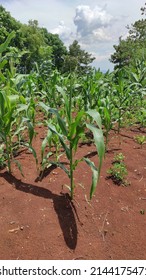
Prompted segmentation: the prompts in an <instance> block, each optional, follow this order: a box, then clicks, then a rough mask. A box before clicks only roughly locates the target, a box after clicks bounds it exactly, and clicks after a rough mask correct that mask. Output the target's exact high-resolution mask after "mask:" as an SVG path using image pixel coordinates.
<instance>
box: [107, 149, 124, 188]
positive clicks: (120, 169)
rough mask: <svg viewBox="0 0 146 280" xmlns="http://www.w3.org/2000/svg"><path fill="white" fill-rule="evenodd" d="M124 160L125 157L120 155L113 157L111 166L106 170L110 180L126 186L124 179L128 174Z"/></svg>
mask: <svg viewBox="0 0 146 280" xmlns="http://www.w3.org/2000/svg"><path fill="white" fill-rule="evenodd" d="M124 158H125V157H124V155H123V154H122V153H119V154H117V155H115V157H114V161H113V165H112V167H111V168H110V169H108V170H107V173H108V174H109V175H110V178H112V180H113V182H114V183H116V184H117V185H124V186H126V185H127V184H128V182H127V181H126V180H125V177H126V175H127V174H128V171H127V168H126V165H125V163H124V161H123V160H124Z"/></svg>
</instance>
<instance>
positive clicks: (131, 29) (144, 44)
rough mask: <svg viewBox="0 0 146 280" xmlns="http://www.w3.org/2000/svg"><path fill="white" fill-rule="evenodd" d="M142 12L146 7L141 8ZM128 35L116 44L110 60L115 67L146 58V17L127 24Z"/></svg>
mask: <svg viewBox="0 0 146 280" xmlns="http://www.w3.org/2000/svg"><path fill="white" fill-rule="evenodd" d="M141 9H142V11H143V12H142V14H144V13H145V11H146V8H145V7H144V8H141ZM127 29H128V37H127V38H126V39H125V40H124V39H122V38H121V37H120V39H119V45H114V49H115V52H114V53H113V54H112V55H111V58H110V61H111V62H112V63H114V64H115V68H122V67H123V66H126V65H131V64H135V60H141V61H143V60H146V19H143V18H142V19H140V20H138V21H136V22H135V23H134V24H132V25H131V26H127Z"/></svg>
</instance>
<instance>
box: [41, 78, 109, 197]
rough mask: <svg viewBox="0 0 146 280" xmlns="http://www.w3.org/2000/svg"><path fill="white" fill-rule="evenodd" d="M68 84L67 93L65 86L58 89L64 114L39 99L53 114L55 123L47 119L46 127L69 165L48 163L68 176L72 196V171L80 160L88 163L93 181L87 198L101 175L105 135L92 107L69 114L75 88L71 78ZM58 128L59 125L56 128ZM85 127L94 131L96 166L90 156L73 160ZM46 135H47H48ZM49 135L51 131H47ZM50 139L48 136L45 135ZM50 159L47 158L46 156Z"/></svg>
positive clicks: (93, 190)
mask: <svg viewBox="0 0 146 280" xmlns="http://www.w3.org/2000/svg"><path fill="white" fill-rule="evenodd" d="M70 83H71V84H70V87H69V94H68V93H67V92H66V91H65V90H64V89H62V90H61V89H60V93H61V95H62V101H63V105H64V114H65V115H64V116H62V114H60V111H58V110H57V109H54V108H50V107H49V106H47V105H45V104H44V103H42V102H41V103H40V106H41V107H42V108H43V109H44V110H45V111H46V112H47V114H48V112H49V113H50V114H52V115H54V116H55V119H56V123H55V122H54V124H52V123H51V122H50V121H48V129H49V131H50V132H51V133H52V134H55V135H57V137H58V140H59V142H60V144H61V146H62V148H63V150H64V151H65V154H66V157H67V159H68V161H69V169H67V168H66V166H65V165H64V164H63V163H61V162H60V161H58V162H52V161H51V160H50V161H49V163H50V164H56V166H59V167H60V168H62V169H63V170H64V171H65V172H66V174H67V176H68V177H69V179H70V186H69V190H70V196H71V199H73V197H74V189H75V184H74V171H75V169H76V167H77V165H78V164H79V162H81V161H85V162H86V163H87V164H88V166H90V168H91V170H92V184H91V188H90V199H91V198H92V196H93V194H94V192H95V189H96V185H97V182H98V180H99V176H100V170H101V166H102V160H103V157H104V153H105V146H104V139H103V133H102V125H101V118H100V115H99V113H98V112H97V111H95V110H88V111H86V112H85V111H83V110H81V111H79V112H76V115H75V116H74V114H72V111H73V106H72V102H73V98H72V96H73V90H74V86H75V85H74V84H72V80H71V81H70ZM58 128H59V129H58ZM87 130H90V131H91V132H92V134H93V138H94V143H95V146H96V148H97V153H98V156H99V166H98V167H96V166H95V164H94V162H92V161H91V160H90V159H89V158H85V157H83V158H81V159H78V160H75V158H74V156H75V153H76V151H77V148H78V143H79V140H80V139H81V137H82V135H83V134H85V132H86V131H87ZM47 137H49V136H48V135H47ZM50 137H51V134H50ZM48 139H49V140H50V138H48ZM42 149H44V146H42ZM48 160H49V159H48Z"/></svg>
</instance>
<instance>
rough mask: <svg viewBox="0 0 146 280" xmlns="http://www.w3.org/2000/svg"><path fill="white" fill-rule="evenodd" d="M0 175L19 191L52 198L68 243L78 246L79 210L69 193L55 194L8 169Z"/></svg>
mask: <svg viewBox="0 0 146 280" xmlns="http://www.w3.org/2000/svg"><path fill="white" fill-rule="evenodd" d="M0 177H3V178H4V179H5V180H6V181H7V182H8V183H9V184H11V185H12V184H13V186H14V187H15V188H16V189H17V190H19V191H22V192H25V193H30V194H32V195H35V196H39V197H43V198H45V199H51V200H52V201H53V204H54V210H55V212H56V214H57V216H58V220H59V224H60V227H61V230H62V233H63V237H64V240H65V242H66V245H67V246H68V247H69V248H70V249H72V250H74V249H75V248H76V245H77V235H78V231H77V224H76V218H75V216H77V212H76V208H75V205H74V204H73V202H72V201H71V198H70V196H69V194H68V193H61V194H60V195H57V194H53V193H52V192H51V191H50V190H48V189H46V188H43V187H39V186H37V185H32V184H27V183H24V182H22V181H21V180H19V179H17V178H16V177H15V176H13V175H12V174H9V173H8V172H7V171H5V172H4V173H1V174H0ZM77 218H78V216H77Z"/></svg>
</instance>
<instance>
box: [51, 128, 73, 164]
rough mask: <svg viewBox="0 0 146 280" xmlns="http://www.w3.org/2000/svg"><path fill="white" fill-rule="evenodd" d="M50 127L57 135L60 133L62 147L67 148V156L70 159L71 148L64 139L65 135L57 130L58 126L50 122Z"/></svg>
mask: <svg viewBox="0 0 146 280" xmlns="http://www.w3.org/2000/svg"><path fill="white" fill-rule="evenodd" d="M48 127H49V128H50V130H51V131H52V132H53V133H55V134H56V135H58V137H59V140H60V143H61V145H62V147H63V148H64V150H65V153H66V156H67V158H68V159H70V150H69V148H68V147H67V145H66V143H65V141H64V139H63V135H61V134H60V133H59V132H58V131H57V130H56V128H55V126H54V125H52V124H48Z"/></svg>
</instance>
